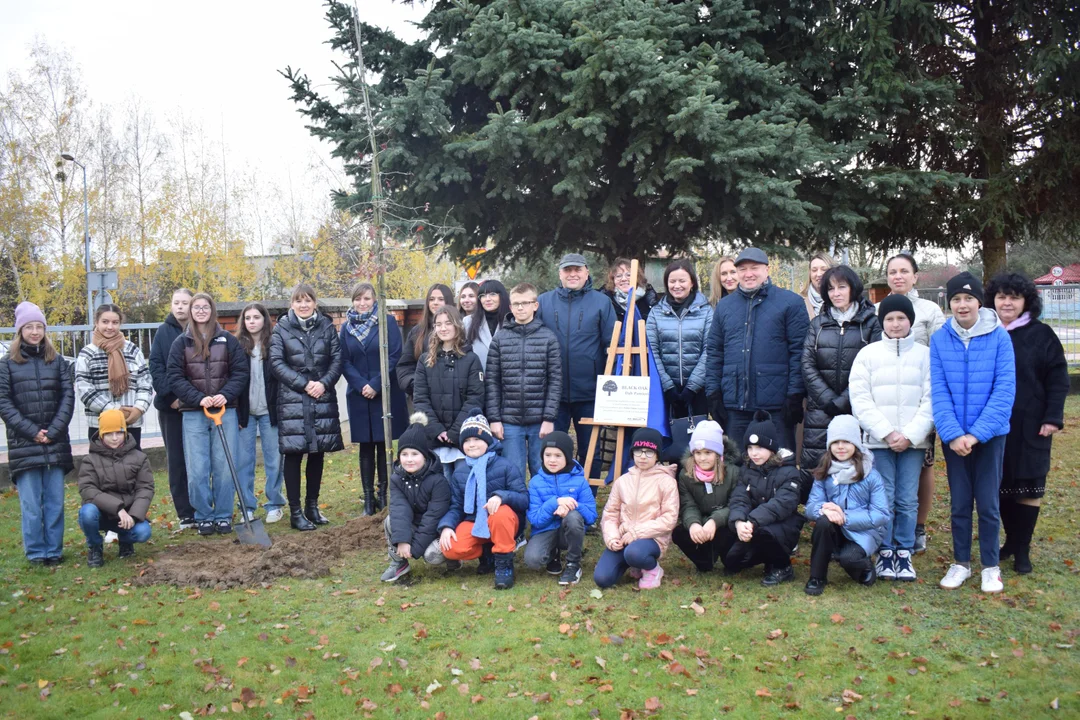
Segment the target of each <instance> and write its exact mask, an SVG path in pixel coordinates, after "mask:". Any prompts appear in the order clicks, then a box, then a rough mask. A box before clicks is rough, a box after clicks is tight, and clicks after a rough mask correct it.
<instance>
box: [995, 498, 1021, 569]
mask: <svg viewBox="0 0 1080 720" xmlns="http://www.w3.org/2000/svg"><path fill="white" fill-rule="evenodd" d="M1016 506H1017V503H1015V502H1013V501H1012V500H1006V499H1005V498H1002V499H1001V529H1002V530H1004V531H1005V543H1004V544H1003V545H1002V546H1001V550H999V551H998V558H999V559H1000V560H1008V559H1009V558H1011V557H1012V556H1013V553H1015V552H1016V531H1017V527H1016V509H1015V508H1016Z"/></svg>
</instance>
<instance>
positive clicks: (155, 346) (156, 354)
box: [147, 313, 184, 412]
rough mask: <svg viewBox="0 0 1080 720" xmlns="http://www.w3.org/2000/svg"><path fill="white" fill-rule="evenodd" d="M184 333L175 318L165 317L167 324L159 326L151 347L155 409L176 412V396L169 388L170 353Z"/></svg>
mask: <svg viewBox="0 0 1080 720" xmlns="http://www.w3.org/2000/svg"><path fill="white" fill-rule="evenodd" d="M183 332H184V326H183V325H181V324H180V321H179V320H177V319H176V318H175V317H173V314H172V313H169V314H168V315H167V316H165V322H163V323H161V324H160V325H158V329H157V332H155V333H154V342H153V343H152V344H151V345H150V357H149V358H147V361H148V362H149V363H150V379H151V380H153V382H154V407H156V408H157V409H158V410H160V411H165V412H175V410H174V409H173V407H172V404H173V402H174V401H175V400H176V396H175V395H173V393H172V390H171V389H170V388H169V353H170V352H171V351H172V346H173V343H174V342H176V338H178V337H180V335H181V333H183Z"/></svg>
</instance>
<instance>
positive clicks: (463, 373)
mask: <svg viewBox="0 0 1080 720" xmlns="http://www.w3.org/2000/svg"><path fill="white" fill-rule="evenodd" d="M426 363H427V353H424V354H423V355H422V356H421V357H420V360H419V361H417V363H416V373H415V375H414V376H413V406H414V407H415V408H416V409H417V410H418V411H420V412H422V413H424V414H425V415H427V419H428V422H427V426H426V427H425V428H424V432H425V434H426V435H427V437H428V442H430V443H431V444H432V446H433V447H444V446H451V447H457V444H458V430H460V429H461V423H463V422H465V419H466V418H467V417H469V413H470V412H472V411H473V410H475V409H477V408H483V407H484V371H483V369H482V368H481V367H480V358H478V357H476V353H474V352H472V351H468V352H466V353H465V354H464V355H463V356H462V357H458V356H457V355H456V354H455V353H453V352H447V351H445V350H439V351H438V352H437V355H436V356H435V364H434V365H432V366H431V367H428V366H427V364H426ZM444 432H445V433H446V435H447V437H448V438H449V439H450V441H449V442H448V443H444V442H442V441H441V440H439V435H441V434H442V433H444Z"/></svg>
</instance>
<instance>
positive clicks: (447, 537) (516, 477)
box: [439, 408, 529, 590]
mask: <svg viewBox="0 0 1080 720" xmlns="http://www.w3.org/2000/svg"><path fill="white" fill-rule="evenodd" d="M469 415H470V416H469V418H468V419H467V420H465V422H464V423H462V425H461V430H460V431H459V433H458V438H459V441H460V442H461V451H462V452H463V453H465V464H464V465H462V466H461V467H459V468H458V469H457V470H456V471H455V472H454V477H453V478H452V479H451V480H450V492H451V495H450V510H449V511H448V512H447V513H446V515H444V516H443V518H442V520H440V521H439V530H440V531H441V535H440V538H439V549H440V550H442V553H443V555H444V556H445V557H446V559H447V560H475V559H477V558H484V557H485V556H486V554H487V553H490V554H491V556H492V557H493V560H494V566H495V589H496V590H507V589H509V588H512V587H513V586H514V551H515V550H516V549H517V542H516V541H515V538H516V536H517V530H518V527H520V526H521V525H522V523H523V522H524V521H523V519H522V518H523V516H524V514H525V512H526V511H527V510H528V509H529V492H528V490H526V488H525V476H524V475H523V474H522V471H521V468H519V467H517V466H516V465H514V464H513V463H511V462H509V461H508V460H506V459H504V458H502V457H500V456H499V455H497V454H496V453H495V449H496V447H497V441H496V440H495V438H494V436H492V434H491V427H490V426H489V425H488V421H487V418H485V417H484V414H483V411H481V410H480V409H479V408H477V409H475V410H472V411H470V413H469ZM487 567H489V566H488V565H487V563H485V561H484V560H483V559H482V560H481V566H480V569H479V570H478V572H480V573H483V572H490V571H489V570H487Z"/></svg>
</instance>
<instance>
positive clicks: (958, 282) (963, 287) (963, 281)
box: [945, 272, 986, 306]
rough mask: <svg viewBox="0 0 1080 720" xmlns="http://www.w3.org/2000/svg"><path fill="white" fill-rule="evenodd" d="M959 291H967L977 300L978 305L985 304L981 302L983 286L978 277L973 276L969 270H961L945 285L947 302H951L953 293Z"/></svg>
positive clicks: (956, 293)
mask: <svg viewBox="0 0 1080 720" xmlns="http://www.w3.org/2000/svg"><path fill="white" fill-rule="evenodd" d="M960 293H967V294H968V295H971V296H972V297H974V298H975V299H976V300H978V301H979V305H980V306H985V305H986V303H984V302H983V286H982V282H981V281H980V280H979V278H977V277H975V276H974V275H972V274H971V273H969V272H962V273H960V274H959V275H957V276H956V277H954V278H953V279H952V280H949V282H948V283H947V284H946V285H945V294H946V296H947V298H948V302H950V303H951V302H952V299H953V295H959V294H960Z"/></svg>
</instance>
